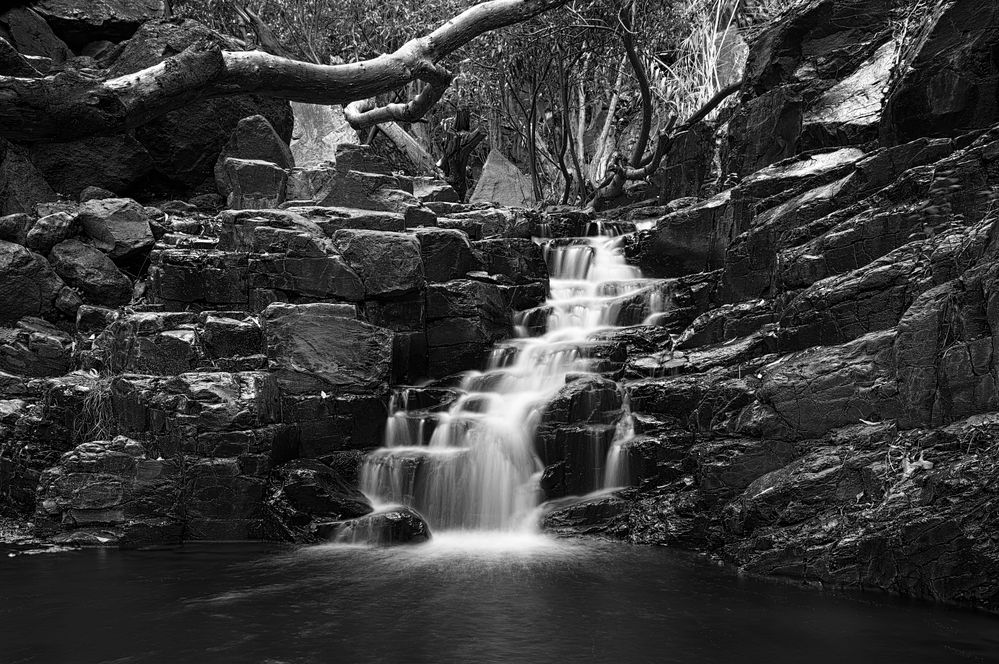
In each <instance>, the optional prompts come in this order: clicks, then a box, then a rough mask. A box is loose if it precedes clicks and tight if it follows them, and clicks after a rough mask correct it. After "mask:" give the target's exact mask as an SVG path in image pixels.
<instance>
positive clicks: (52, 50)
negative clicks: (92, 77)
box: [0, 7, 73, 63]
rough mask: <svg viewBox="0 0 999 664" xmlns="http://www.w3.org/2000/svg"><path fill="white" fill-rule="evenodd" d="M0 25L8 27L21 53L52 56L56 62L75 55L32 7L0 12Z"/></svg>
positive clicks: (15, 46) (15, 45) (14, 43)
mask: <svg viewBox="0 0 999 664" xmlns="http://www.w3.org/2000/svg"><path fill="white" fill-rule="evenodd" d="M0 25H2V26H4V27H6V30H7V33H8V34H9V35H10V36H11V37H12V38H13V46H14V48H16V49H17V51H18V52H19V53H22V54H24V55H34V56H40V57H45V58H50V59H51V60H52V61H53V62H56V63H59V62H65V61H66V59H67V58H70V57H73V54H72V52H71V51H70V50H69V47H68V46H66V42H64V41H63V40H61V39H59V38H58V37H56V35H55V33H54V32H52V28H50V27H49V25H48V23H46V22H45V19H43V18H42V17H41V16H39V15H38V13H36V12H35V11H33V10H31V9H27V8H24V7H15V8H13V9H9V10H7V11H6V12H4V13H3V14H0Z"/></svg>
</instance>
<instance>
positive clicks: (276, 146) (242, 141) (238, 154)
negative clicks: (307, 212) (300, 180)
mask: <svg viewBox="0 0 999 664" xmlns="http://www.w3.org/2000/svg"><path fill="white" fill-rule="evenodd" d="M226 159H247V160H254V161H266V162H269V163H272V164H274V165H275V166H278V167H279V168H282V169H290V168H294V166H295V158H294V157H293V156H292V154H291V150H290V149H289V148H288V144H287V143H285V142H284V141H282V140H281V137H280V136H278V135H277V132H276V131H274V127H272V126H271V123H270V122H268V121H267V118H265V117H264V116H262V115H251V116H250V117H248V118H243V119H242V120H240V121H239V123H238V124H237V125H236V128H235V129H234V130H233V132H232V135H231V136H230V137H229V142H228V143H226V144H225V146H224V147H223V148H222V153H221V154H220V155H219V158H218V161H217V162H216V163H215V183H216V185H217V186H218V189H219V193H220V194H222V195H223V196H228V195H229V194H230V193H231V191H232V188H231V185H230V182H229V178H230V177H231V175H230V173H228V172H227V170H226Z"/></svg>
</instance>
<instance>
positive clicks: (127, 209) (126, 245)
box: [39, 198, 153, 260]
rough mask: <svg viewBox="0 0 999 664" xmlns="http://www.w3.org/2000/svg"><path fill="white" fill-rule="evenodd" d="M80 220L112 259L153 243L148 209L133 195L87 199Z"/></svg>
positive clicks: (140, 249) (119, 257)
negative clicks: (136, 200)
mask: <svg viewBox="0 0 999 664" xmlns="http://www.w3.org/2000/svg"><path fill="white" fill-rule="evenodd" d="M77 219H78V220H79V222H80V223H81V224H82V226H83V231H84V233H85V234H86V235H87V236H88V237H89V238H90V240H91V244H92V245H93V246H94V247H96V248H97V249H100V250H101V251H103V252H104V253H106V254H107V255H108V257H109V258H111V259H112V260H121V259H126V258H131V257H134V256H135V255H136V254H139V253H142V252H144V251H147V250H149V249H150V248H152V246H153V231H152V228H151V227H150V225H149V217H148V215H147V214H146V210H145V209H144V208H143V207H142V206H141V205H139V204H138V203H136V202H135V201H133V200H132V199H131V198H107V199H102V200H90V201H87V202H85V203H83V204H82V205H81V206H80V214H79V215H78V217H77ZM39 221H41V220H39Z"/></svg>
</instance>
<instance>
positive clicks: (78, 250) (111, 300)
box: [49, 240, 132, 306]
mask: <svg viewBox="0 0 999 664" xmlns="http://www.w3.org/2000/svg"><path fill="white" fill-rule="evenodd" d="M49 262H50V263H51V264H52V268H53V269H54V270H55V272H56V274H58V275H59V276H60V277H62V279H63V280H65V282H66V283H67V284H69V285H70V286H72V287H74V288H78V289H80V291H81V292H82V293H83V295H84V296H85V297H86V298H87V299H88V300H89V301H90V302H91V303H92V304H99V305H109V306H117V305H122V304H127V303H128V301H129V300H131V299H132V282H131V281H130V280H129V279H128V277H126V276H125V275H124V274H122V273H121V272H120V271H119V270H118V268H117V267H116V266H115V264H114V263H113V262H111V259H110V258H108V257H107V256H106V255H105V254H104V253H102V252H101V251H99V250H97V249H95V248H94V247H92V246H90V245H87V244H83V243H82V242H80V241H79V240H66V241H65V242H61V243H59V244H57V245H56V246H55V247H53V248H52V252H51V253H50V254H49Z"/></svg>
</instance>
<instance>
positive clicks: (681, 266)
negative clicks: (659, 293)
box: [628, 191, 739, 277]
mask: <svg viewBox="0 0 999 664" xmlns="http://www.w3.org/2000/svg"><path fill="white" fill-rule="evenodd" d="M730 198H731V192H728V191H726V192H722V193H721V194H718V195H717V196H715V197H714V198H711V199H709V200H707V201H704V202H703V203H697V204H695V205H692V206H690V207H688V208H685V209H683V210H680V211H679V212H674V213H672V214H671V215H667V216H666V217H663V218H662V219H660V220H659V221H657V222H656V228H655V229H654V230H651V231H643V232H642V233H640V234H639V239H638V241H637V243H635V244H632V245H631V246H630V247H629V250H628V258H629V260H630V262H633V263H635V264H637V265H638V266H639V267H641V268H642V270H643V273H644V274H647V275H649V276H660V277H675V276H680V275H684V274H690V273H694V272H704V271H706V270H713V269H715V268H718V267H721V265H722V263H723V262H724V259H725V249H726V248H728V245H729V244H730V243H731V242H732V240H733V239H734V238H735V236H736V235H738V233H739V229H738V228H737V227H736V226H735V222H734V218H733V212H732V208H731V205H730Z"/></svg>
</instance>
